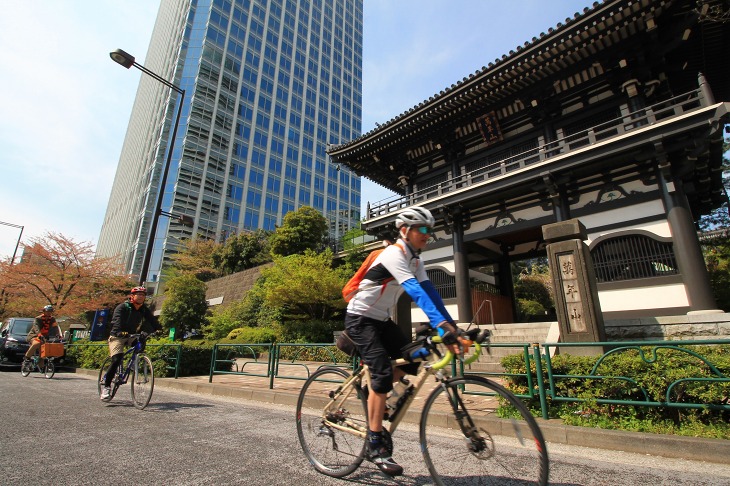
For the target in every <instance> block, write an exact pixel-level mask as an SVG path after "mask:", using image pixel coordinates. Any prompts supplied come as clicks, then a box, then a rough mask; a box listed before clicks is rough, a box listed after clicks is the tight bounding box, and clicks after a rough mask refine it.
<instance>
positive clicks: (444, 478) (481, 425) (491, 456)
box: [296, 329, 549, 486]
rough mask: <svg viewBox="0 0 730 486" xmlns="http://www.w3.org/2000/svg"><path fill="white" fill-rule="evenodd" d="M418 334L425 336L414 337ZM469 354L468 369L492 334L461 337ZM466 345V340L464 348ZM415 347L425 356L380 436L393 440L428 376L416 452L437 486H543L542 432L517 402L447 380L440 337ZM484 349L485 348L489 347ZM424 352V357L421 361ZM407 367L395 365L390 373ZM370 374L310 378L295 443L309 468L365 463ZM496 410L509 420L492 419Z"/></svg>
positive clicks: (447, 361) (458, 379) (328, 371)
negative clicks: (470, 347) (431, 385)
mask: <svg viewBox="0 0 730 486" xmlns="http://www.w3.org/2000/svg"><path fill="white" fill-rule="evenodd" d="M419 334H423V333H419ZM466 337H467V343H468V344H473V345H474V351H473V353H472V354H471V355H470V356H468V357H466V358H464V359H463V363H464V364H465V365H468V364H470V363H472V362H474V361H475V360H476V359H477V358H478V357H479V355H480V353H481V351H482V349H483V345H484V344H485V343H486V346H488V344H489V331H483V332H482V333H481V334H479V330H478V329H472V330H471V331H468V332H467V333H466ZM462 342H463V341H462ZM416 343H417V344H419V345H420V346H422V348H423V349H425V350H426V353H427V356H425V357H424V358H420V359H417V360H416V361H418V360H420V361H422V363H423V364H422V365H421V367H420V370H419V372H418V374H417V375H416V376H415V378H414V379H412V380H411V385H410V387H409V388H407V389H406V392H405V393H404V394H403V396H402V397H401V398H400V399H399V400H398V403H397V405H396V407H395V409H392V410H389V411H387V412H386V417H384V419H385V420H384V424H383V431H384V435H385V436H386V438H387V440H388V441H389V445H390V447H391V448H392V441H391V440H390V437H391V436H392V434H393V433H395V431H396V429H397V427H398V424H399V423H400V422H401V420H402V419H403V417H404V416H405V414H406V412H407V410H408V408H409V406H410V405H411V403H412V402H413V399H414V398H415V397H416V396H417V395H418V394H419V392H420V391H421V390H422V389H423V388H424V386H425V385H426V382H427V381H429V378H430V377H433V378H434V379H435V383H436V385H435V386H434V388H433V389H432V391H431V392H430V394H428V396H427V397H426V399H425V402H424V404H423V410H422V412H421V415H420V421H419V445H420V449H421V451H422V454H423V459H424V461H425V463H426V466H427V467H428V471H429V473H430V474H431V477H432V479H433V481H434V483H435V484H437V485H439V486H442V485H452V484H478V485H487V484H495V485H496V484H522V485H526V484H538V485H546V484H547V483H548V475H549V460H548V452H547V448H546V445H545V439H544V438H543V435H542V432H541V431H540V427H539V426H538V424H537V421H536V420H535V418H534V417H533V416H532V414H531V413H530V411H529V410H528V409H527V407H526V406H525V405H524V403H522V401H521V400H520V399H519V398H518V397H516V396H515V395H514V394H513V393H512V392H511V391H509V390H507V389H506V388H505V387H503V386H501V385H500V384H498V383H496V382H494V381H492V380H490V379H487V378H484V377H482V376H476V375H471V374H464V375H461V376H453V377H450V376H449V369H450V368H451V366H450V365H451V363H452V360H453V358H454V356H453V354H452V353H451V352H450V351H448V350H447V348H445V347H444V345H443V340H442V338H440V337H438V336H431V335H430V330H429V335H428V336H426V335H420V336H419V337H418V339H417V340H416ZM487 349H488V348H487ZM426 353H423V354H426ZM408 362H409V361H408V360H405V359H398V360H394V361H393V364H394V365H395V366H398V365H403V364H406V363H408ZM369 378H370V375H369V372H368V368H367V366H366V365H360V367H359V368H357V369H356V370H355V371H354V372H353V373H349V372H348V371H345V370H344V369H342V368H339V367H336V366H323V367H321V368H319V369H318V370H317V371H315V372H314V373H312V375H311V376H310V377H309V378H308V379H307V381H306V382H305V383H304V385H303V386H302V389H301V392H300V394H299V399H298V401H297V408H296V425H297V435H298V437H299V442H300V444H301V446H302V449H303V451H304V454H305V456H306V457H307V459H308V460H309V462H310V463H311V464H312V465H313V466H314V468H315V469H316V470H317V471H319V472H321V473H323V474H326V475H328V476H332V477H337V478H342V477H345V476H347V475H349V474H351V473H352V472H354V471H355V470H356V469H357V468H358V467H359V466H360V464H361V463H362V461H363V460H364V459H365V457H366V455H365V454H366V436H367V428H368V422H367V420H368V419H367V389H368V387H367V384H368V383H369ZM499 404H502V405H503V406H505V405H506V406H507V408H508V409H509V410H511V418H509V419H499V418H496V412H497V408H498V406H499Z"/></svg>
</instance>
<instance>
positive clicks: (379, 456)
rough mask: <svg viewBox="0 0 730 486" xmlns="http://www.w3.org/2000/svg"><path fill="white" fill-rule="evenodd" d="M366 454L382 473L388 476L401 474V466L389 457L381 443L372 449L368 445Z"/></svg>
mask: <svg viewBox="0 0 730 486" xmlns="http://www.w3.org/2000/svg"><path fill="white" fill-rule="evenodd" d="M367 455H368V460H370V461H372V463H373V464H375V465H376V466H378V469H380V471H381V472H382V473H384V474H387V475H388V476H401V475H402V474H403V467H402V466H400V465H399V464H398V463H397V462H395V461H394V460H393V458H392V457H390V452H388V449H387V447H385V446H383V445H381V446H378V447H375V448H374V449H373V448H371V447H370V446H368V452H367Z"/></svg>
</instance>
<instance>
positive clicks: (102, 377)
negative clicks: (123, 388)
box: [96, 356, 119, 401]
mask: <svg viewBox="0 0 730 486" xmlns="http://www.w3.org/2000/svg"><path fill="white" fill-rule="evenodd" d="M111 364H112V359H111V357H109V356H107V357H106V359H105V360H104V362H103V363H102V364H101V368H99V379H98V380H97V382H96V386H97V392H98V393H99V396H101V390H102V388H103V387H104V380H105V379H106V374H107V371H109V366H110V365H111ZM117 371H118V369H117ZM117 388H119V384H118V383H117V382H116V380H112V383H111V395H110V397H109V400H107V401H110V400H111V399H112V398H114V395H116V393H117Z"/></svg>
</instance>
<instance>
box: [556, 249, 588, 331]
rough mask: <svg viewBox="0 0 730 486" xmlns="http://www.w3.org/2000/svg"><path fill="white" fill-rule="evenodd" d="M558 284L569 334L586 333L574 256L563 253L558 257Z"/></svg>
mask: <svg viewBox="0 0 730 486" xmlns="http://www.w3.org/2000/svg"><path fill="white" fill-rule="evenodd" d="M558 265H559V269H560V282H561V284H562V289H563V295H564V296H565V305H566V311H567V316H568V328H569V329H570V331H571V332H586V331H587V329H588V328H587V326H586V320H585V316H584V315H583V298H582V296H581V294H580V286H579V285H578V273H577V272H576V266H575V255H574V254H573V253H572V252H571V253H565V254H563V255H558Z"/></svg>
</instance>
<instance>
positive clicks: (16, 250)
mask: <svg viewBox="0 0 730 486" xmlns="http://www.w3.org/2000/svg"><path fill="white" fill-rule="evenodd" d="M0 224H2V225H5V226H11V227H13V228H20V234H19V235H18V242H17V243H16V244H15V251H13V258H12V260H10V266H13V264H14V263H15V255H16V254H17V253H18V247H19V246H20V238H21V237H22V236H23V229H24V228H25V226H20V225H17V224H11V223H6V222H4V221H0Z"/></svg>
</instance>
